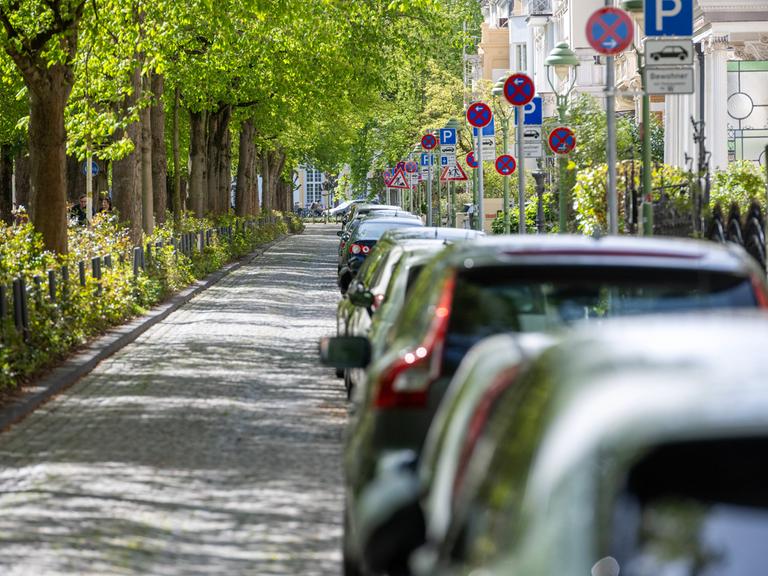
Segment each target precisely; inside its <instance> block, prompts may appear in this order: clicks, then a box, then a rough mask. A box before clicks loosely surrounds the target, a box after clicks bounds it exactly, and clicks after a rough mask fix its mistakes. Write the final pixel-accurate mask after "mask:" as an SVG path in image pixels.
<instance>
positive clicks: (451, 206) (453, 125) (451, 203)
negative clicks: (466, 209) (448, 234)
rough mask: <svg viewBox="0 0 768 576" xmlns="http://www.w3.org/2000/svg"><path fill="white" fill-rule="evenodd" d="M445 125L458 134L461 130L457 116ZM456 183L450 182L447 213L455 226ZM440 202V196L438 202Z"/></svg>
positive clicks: (451, 223)
mask: <svg viewBox="0 0 768 576" xmlns="http://www.w3.org/2000/svg"><path fill="white" fill-rule="evenodd" d="M445 127H446V128H448V129H453V130H456V133H457V134H458V133H459V131H460V130H461V123H460V122H459V121H458V120H456V118H451V119H449V120H448V122H446V123H445ZM454 186H455V183H454V181H453V180H451V181H450V183H449V184H448V189H449V194H448V214H446V217H447V219H448V222H449V223H450V226H452V227H454V226H456V204H455V198H454V194H455V189H454ZM439 202H440V200H439V198H438V203H439Z"/></svg>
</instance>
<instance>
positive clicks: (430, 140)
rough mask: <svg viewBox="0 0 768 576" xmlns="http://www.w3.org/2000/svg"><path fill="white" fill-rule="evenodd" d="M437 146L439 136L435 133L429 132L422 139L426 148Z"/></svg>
mask: <svg viewBox="0 0 768 576" xmlns="http://www.w3.org/2000/svg"><path fill="white" fill-rule="evenodd" d="M435 146H437V138H435V135H434V134H427V135H426V136H424V137H423V138H422V139H421V147H422V148H424V150H432V148H434V147H435Z"/></svg>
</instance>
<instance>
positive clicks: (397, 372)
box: [375, 276, 456, 408]
mask: <svg viewBox="0 0 768 576" xmlns="http://www.w3.org/2000/svg"><path fill="white" fill-rule="evenodd" d="M455 284H456V278H455V276H450V277H449V278H448V280H447V281H446V282H445V285H444V286H443V291H442V293H441V294H440V299H439V300H438V302H437V306H435V311H434V317H433V318H432V323H431V324H430V325H429V329H428V330H427V334H426V336H425V337H424V340H423V341H422V343H421V344H420V345H418V346H416V347H415V348H414V349H413V350H408V351H406V352H405V353H404V354H402V355H401V356H400V358H398V359H397V360H396V361H395V362H394V363H393V364H392V365H391V366H389V368H387V369H385V370H384V372H383V373H382V375H381V378H380V379H379V389H378V393H377V395H376V402H375V405H376V407H377V408H422V407H424V406H426V404H427V395H428V392H429V386H430V385H431V384H432V382H434V381H435V380H437V378H438V377H439V376H440V367H441V364H442V352H443V343H444V342H445V334H446V332H447V331H448V321H449V320H450V317H451V304H452V303H453V289H454V286H455ZM417 371H424V372H426V374H423V373H422V374H419V372H417ZM409 376H411V377H412V378H413V379H414V382H408V377H409Z"/></svg>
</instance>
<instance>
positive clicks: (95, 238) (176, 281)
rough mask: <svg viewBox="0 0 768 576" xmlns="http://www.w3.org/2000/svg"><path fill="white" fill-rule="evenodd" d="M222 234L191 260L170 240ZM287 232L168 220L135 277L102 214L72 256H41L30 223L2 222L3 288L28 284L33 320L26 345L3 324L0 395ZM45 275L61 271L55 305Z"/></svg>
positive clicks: (76, 232)
mask: <svg viewBox="0 0 768 576" xmlns="http://www.w3.org/2000/svg"><path fill="white" fill-rule="evenodd" d="M219 227H222V228H226V230H227V233H225V234H219V233H218V232H214V233H213V234H212V236H211V237H210V240H211V241H210V242H209V243H208V245H207V246H206V247H205V248H204V250H203V252H202V253H200V252H198V251H196V250H195V251H193V252H192V254H191V255H189V256H188V255H186V254H183V253H181V252H180V251H176V250H175V249H174V246H173V244H172V241H173V239H174V238H176V237H177V236H178V235H179V234H181V233H186V232H196V233H197V232H201V231H205V230H209V229H211V228H219ZM287 231H288V226H287V225H286V223H285V221H284V220H283V218H282V215H280V217H279V218H278V219H277V221H276V223H261V224H258V223H257V220H255V219H253V218H250V219H244V218H237V217H235V216H223V217H221V218H219V219H217V220H216V221H212V220H209V219H197V218H193V217H191V216H189V215H184V216H183V217H182V218H181V219H180V220H179V222H178V224H177V225H174V224H173V222H172V221H170V220H169V221H168V222H166V223H165V224H164V225H162V226H158V227H156V229H155V231H154V233H153V234H152V235H151V236H148V237H145V238H144V239H143V241H142V243H143V245H144V246H147V244H150V245H151V246H152V249H151V256H150V255H149V254H148V255H147V257H146V258H145V263H146V270H145V271H144V272H142V273H140V274H139V275H138V276H134V274H133V261H132V246H131V243H130V239H129V233H128V230H127V229H126V228H124V227H121V226H120V225H119V223H118V222H117V221H116V218H115V217H114V216H110V215H97V216H96V217H95V218H94V219H93V222H92V223H91V225H90V226H72V227H71V228H70V229H69V231H68V233H69V246H70V253H69V254H68V255H67V256H56V255H54V254H51V253H48V252H46V251H44V250H43V243H42V239H41V237H40V235H39V234H37V233H36V232H35V231H34V229H33V228H32V226H31V224H28V223H27V224H22V225H17V226H7V225H5V224H3V223H0V285H3V286H8V285H9V284H10V283H11V282H12V281H13V279H14V278H16V277H18V276H22V277H24V278H25V280H26V283H27V294H28V304H29V321H30V322H29V331H28V334H27V337H26V339H25V338H24V337H23V335H22V334H21V333H19V332H18V331H17V330H16V328H15V326H14V324H13V320H12V318H11V317H10V316H8V317H6V318H3V319H0V393H3V392H5V391H7V390H9V389H11V388H13V387H14V386H17V385H18V384H19V383H20V382H22V381H23V380H24V379H25V378H27V377H29V376H30V375H32V374H34V373H35V372H36V371H38V370H40V369H41V368H42V367H44V366H46V365H47V364H50V363H51V362H52V361H55V360H57V359H59V358H61V357H62V356H63V355H65V354H66V353H67V352H69V351H70V350H71V349H72V348H73V347H75V346H78V345H79V344H81V343H83V342H84V341H85V340H87V339H88V338H90V337H93V336H94V335H96V334H99V333H101V332H103V331H104V330H106V329H107V328H109V327H111V326H115V325H117V324H119V323H121V322H124V321H125V320H126V319H128V318H129V317H131V316H133V315H135V314H137V313H141V312H142V311H143V310H145V309H146V308H147V307H149V306H152V305H153V304H155V303H157V302H158V301H160V300H162V299H163V298H166V297H167V296H168V295H170V294H172V293H173V292H176V291H178V290H180V289H182V288H184V287H186V286H188V285H189V284H190V283H192V282H193V281H194V280H195V279H196V278H201V277H203V276H205V275H207V274H208V273H210V272H212V271H214V270H217V269H219V268H221V266H222V265H224V264H225V263H226V262H228V261H230V260H232V259H234V258H238V257H240V256H243V255H244V254H247V253H249V252H250V251H252V250H253V249H254V248H255V247H256V246H258V245H260V244H264V243H266V242H269V241H271V240H273V239H275V238H277V237H278V236H280V235H282V234H286V233H287ZM230 232H231V233H230ZM159 243H160V244H161V246H158V244H159ZM107 254H108V255H110V256H111V260H112V266H111V267H109V266H106V264H104V263H103V264H102V276H101V278H100V279H97V278H95V277H94V275H93V273H92V270H90V267H91V257H93V256H96V255H99V256H102V255H107ZM81 261H83V262H85V264H86V269H87V271H88V273H87V274H86V282H85V285H84V286H81V285H80V282H79V273H78V263H79V262H81ZM64 266H66V267H67V269H68V270H69V276H70V280H69V282H68V283H66V285H65V284H64V283H63V282H62V270H63V268H64ZM48 270H54V271H55V272H56V277H57V289H56V301H55V302H52V301H51V300H50V299H49V298H48V284H47V282H42V283H41V284H40V287H39V289H38V288H37V286H36V284H35V283H34V281H33V278H34V277H35V276H40V277H41V278H47V272H48ZM9 292H10V291H9ZM10 303H11V302H10V297H9V298H8V304H10Z"/></svg>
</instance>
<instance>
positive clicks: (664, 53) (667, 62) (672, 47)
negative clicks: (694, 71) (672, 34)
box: [645, 38, 693, 68]
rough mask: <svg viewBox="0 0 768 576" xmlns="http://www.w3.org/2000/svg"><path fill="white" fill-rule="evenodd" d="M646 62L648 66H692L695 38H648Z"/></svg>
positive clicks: (646, 42)
mask: <svg viewBox="0 0 768 576" xmlns="http://www.w3.org/2000/svg"><path fill="white" fill-rule="evenodd" d="M645 64H646V66H648V68H658V67H662V66H692V65H693V40H691V39H690V38H669V39H667V38H646V39H645Z"/></svg>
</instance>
